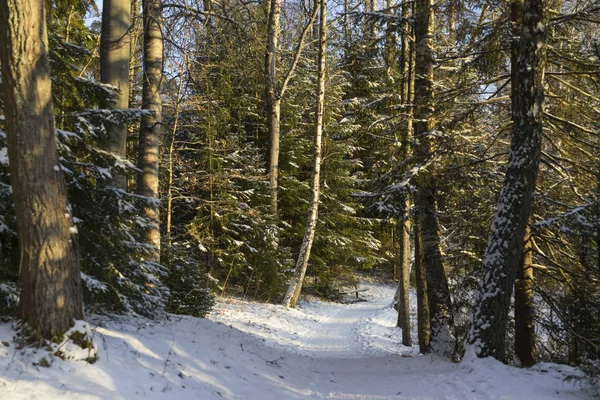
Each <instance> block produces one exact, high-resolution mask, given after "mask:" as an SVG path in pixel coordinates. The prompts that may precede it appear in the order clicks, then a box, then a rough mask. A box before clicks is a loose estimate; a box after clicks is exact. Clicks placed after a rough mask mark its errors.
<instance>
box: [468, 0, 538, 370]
mask: <svg viewBox="0 0 600 400" xmlns="http://www.w3.org/2000/svg"><path fill="white" fill-rule="evenodd" d="M544 14H545V13H544V6H543V2H542V0H527V1H525V6H524V12H523V24H522V25H523V26H522V29H521V39H520V43H519V57H518V60H517V71H516V78H517V79H516V82H515V86H516V94H515V107H514V111H513V135H512V141H511V148H510V155H509V162H508V168H507V171H506V176H505V178H504V184H503V187H502V190H501V192H500V197H499V200H498V211H497V212H496V216H495V218H494V222H493V223H492V233H491V235H490V238H489V240H488V245H487V249H486V251H485V254H484V258H483V268H482V279H481V281H480V283H479V288H478V291H477V295H476V299H475V305H474V309H473V317H472V321H471V328H470V330H469V333H468V336H467V343H468V347H469V348H468V350H469V351H473V352H474V354H475V355H476V356H477V357H488V356H492V357H495V358H497V359H498V360H504V355H505V352H504V349H505V343H504V342H505V337H506V323H507V320H508V310H509V308H510V298H511V295H512V287H513V283H514V281H515V277H516V274H517V270H518V268H519V266H520V261H521V253H522V251H523V240H524V236H525V230H526V227H527V221H528V219H529V217H530V214H531V204H532V201H533V192H534V190H535V184H536V180H537V174H538V169H539V161H540V152H541V141H542V105H543V100H544V85H543V82H544V70H545V64H546V61H545V58H546V56H545V55H546V33H545V27H546V18H545V15H544Z"/></svg>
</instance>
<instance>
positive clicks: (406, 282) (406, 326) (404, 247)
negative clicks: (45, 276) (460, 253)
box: [397, 220, 412, 346]
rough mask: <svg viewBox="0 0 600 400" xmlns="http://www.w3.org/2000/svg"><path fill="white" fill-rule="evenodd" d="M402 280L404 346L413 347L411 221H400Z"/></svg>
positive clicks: (400, 300) (400, 323) (400, 322)
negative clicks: (411, 334) (411, 331)
mask: <svg viewBox="0 0 600 400" xmlns="http://www.w3.org/2000/svg"><path fill="white" fill-rule="evenodd" d="M399 227H400V229H399V231H400V235H398V236H399V241H400V257H401V259H400V279H399V282H398V321H397V326H398V327H399V328H400V329H402V344H403V345H405V346H411V345H412V339H411V337H410V299H409V293H410V292H409V290H410V232H409V231H408V230H410V228H411V226H410V220H406V221H400V224H399Z"/></svg>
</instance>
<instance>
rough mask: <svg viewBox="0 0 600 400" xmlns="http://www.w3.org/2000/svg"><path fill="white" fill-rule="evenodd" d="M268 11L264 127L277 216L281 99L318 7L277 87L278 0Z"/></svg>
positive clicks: (315, 8) (273, 204)
mask: <svg viewBox="0 0 600 400" xmlns="http://www.w3.org/2000/svg"><path fill="white" fill-rule="evenodd" d="M269 4H270V6H269V10H268V24H269V26H268V38H267V52H266V55H265V97H266V108H267V125H268V129H269V165H268V170H269V189H270V197H271V215H273V216H274V217H277V197H278V194H277V192H278V187H279V142H280V126H281V99H282V98H283V96H284V94H285V91H286V90H287V87H288V84H289V83H290V80H291V79H292V76H293V75H294V71H295V69H296V66H297V65H298V61H299V59H300V56H301V55H302V49H303V48H304V40H305V39H306V35H307V34H308V31H309V30H310V28H311V26H312V24H313V22H314V21H315V19H316V17H317V11H318V6H317V2H316V1H315V7H314V9H313V13H312V15H311V17H310V19H309V21H308V23H307V24H306V26H305V27H304V29H303V31H302V33H301V34H300V38H299V40H298V45H297V47H296V50H295V52H294V56H293V57H292V63H291V64H290V67H289V69H288V70H287V72H286V74H285V76H284V78H283V81H282V83H281V86H280V87H277V85H278V83H277V51H278V43H279V35H280V33H281V32H280V28H279V25H280V19H281V0H271V1H270V2H269Z"/></svg>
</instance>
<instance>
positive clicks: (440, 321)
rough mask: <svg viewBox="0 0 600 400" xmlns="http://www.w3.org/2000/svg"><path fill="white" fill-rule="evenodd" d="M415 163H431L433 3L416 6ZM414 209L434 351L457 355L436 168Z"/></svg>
mask: <svg viewBox="0 0 600 400" xmlns="http://www.w3.org/2000/svg"><path fill="white" fill-rule="evenodd" d="M415 14H416V19H415V28H414V30H415V43H416V56H415V57H416V58H415V99H414V102H415V104H416V105H417V106H416V110H415V122H414V136H415V140H416V141H417V143H418V144H417V146H416V148H415V159H416V160H417V161H418V162H419V164H421V165H425V164H426V163H431V159H432V157H433V141H432V133H433V130H434V127H435V117H434V92H433V34H434V9H433V1H432V0H418V1H417V2H416V3H415ZM416 188H417V193H416V196H415V205H416V207H417V209H418V215H419V218H418V220H417V223H418V224H419V232H420V235H421V236H420V240H421V242H420V251H421V262H422V263H423V268H424V270H425V274H426V276H427V287H428V295H429V303H430V318H431V343H430V345H431V350H433V351H434V352H435V353H436V354H439V355H441V356H444V357H450V356H452V354H453V353H454V321H453V316H452V304H451V300H450V291H449V289H448V280H447V278H446V273H445V271H444V265H443V264H442V254H441V249H440V237H439V227H438V220H437V203H436V188H435V171H433V166H430V167H428V169H427V170H423V171H421V172H420V173H419V175H418V176H417V180H416Z"/></svg>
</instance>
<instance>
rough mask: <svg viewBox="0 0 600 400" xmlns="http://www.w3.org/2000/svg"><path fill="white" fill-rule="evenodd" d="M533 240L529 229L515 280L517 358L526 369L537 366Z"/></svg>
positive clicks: (526, 232)
mask: <svg viewBox="0 0 600 400" xmlns="http://www.w3.org/2000/svg"><path fill="white" fill-rule="evenodd" d="M532 240H533V237H532V236H531V232H530V229H529V227H528V228H527V230H526V231H525V245H524V246H523V254H522V255H521V263H520V264H521V266H520V268H519V269H518V271H517V279H516V280H515V357H516V358H517V359H518V361H519V363H520V365H522V366H524V367H529V366H531V365H533V364H535V330H534V311H535V308H534V303H533V266H532V264H533V246H532Z"/></svg>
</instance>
